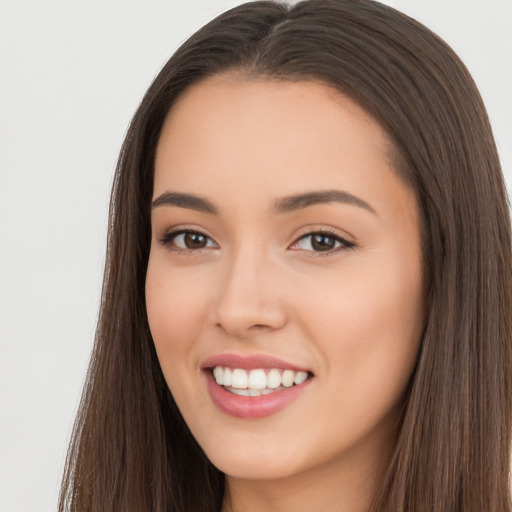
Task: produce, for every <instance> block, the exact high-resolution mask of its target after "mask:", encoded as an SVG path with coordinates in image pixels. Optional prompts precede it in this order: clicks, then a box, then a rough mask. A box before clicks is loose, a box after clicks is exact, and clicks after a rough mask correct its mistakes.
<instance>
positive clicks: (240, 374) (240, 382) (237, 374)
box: [231, 368, 249, 389]
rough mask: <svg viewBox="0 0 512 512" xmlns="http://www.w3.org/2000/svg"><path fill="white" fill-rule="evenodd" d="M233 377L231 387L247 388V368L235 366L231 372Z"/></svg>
mask: <svg viewBox="0 0 512 512" xmlns="http://www.w3.org/2000/svg"><path fill="white" fill-rule="evenodd" d="M231 378H232V381H231V387H233V388H236V389H247V381H248V380H249V378H248V377H247V372H246V371H245V370H241V369H240V368H235V369H234V370H233V373H232V374H231Z"/></svg>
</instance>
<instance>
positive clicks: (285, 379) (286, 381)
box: [281, 370, 295, 388]
mask: <svg viewBox="0 0 512 512" xmlns="http://www.w3.org/2000/svg"><path fill="white" fill-rule="evenodd" d="M294 377H295V373H294V372H292V371H291V370H285V371H284V372H283V376H282V377H281V382H282V383H283V386H284V387H285V388H289V387H290V386H293V379H294Z"/></svg>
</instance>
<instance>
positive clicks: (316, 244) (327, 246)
mask: <svg viewBox="0 0 512 512" xmlns="http://www.w3.org/2000/svg"><path fill="white" fill-rule="evenodd" d="M311 247H312V248H313V249H314V250H315V251H331V250H332V249H334V248H335V247H336V240H335V239H334V238H333V237H332V236H329V235H322V234H317V235H313V236H312V237H311Z"/></svg>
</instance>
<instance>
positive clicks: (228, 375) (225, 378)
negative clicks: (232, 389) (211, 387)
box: [215, 366, 233, 386]
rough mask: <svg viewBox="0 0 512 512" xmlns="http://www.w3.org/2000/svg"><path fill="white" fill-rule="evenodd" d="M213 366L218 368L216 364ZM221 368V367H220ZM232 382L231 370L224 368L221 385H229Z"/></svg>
mask: <svg viewBox="0 0 512 512" xmlns="http://www.w3.org/2000/svg"><path fill="white" fill-rule="evenodd" d="M215 368H218V367H217V366H216V367H215ZM220 368H222V367H220ZM232 383H233V372H232V371H231V370H230V369H229V368H224V376H223V377H222V385H224V386H231V384H232Z"/></svg>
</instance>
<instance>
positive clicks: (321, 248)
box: [291, 231, 354, 253]
mask: <svg viewBox="0 0 512 512" xmlns="http://www.w3.org/2000/svg"><path fill="white" fill-rule="evenodd" d="M352 247H354V244H353V243H352V242H349V241H347V240H345V239H344V238H341V237H340V236H338V235H336V234H334V233H330V232H322V231H317V232H315V233H308V234H307V235H304V236H302V237H301V238H299V239H298V240H297V241H296V242H295V243H294V244H293V246H292V247H291V249H295V250H296V249H300V250H302V251H310V252H313V253H314V252H326V253H328V252H332V253H334V252H337V251H339V250H342V249H350V248H352Z"/></svg>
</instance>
